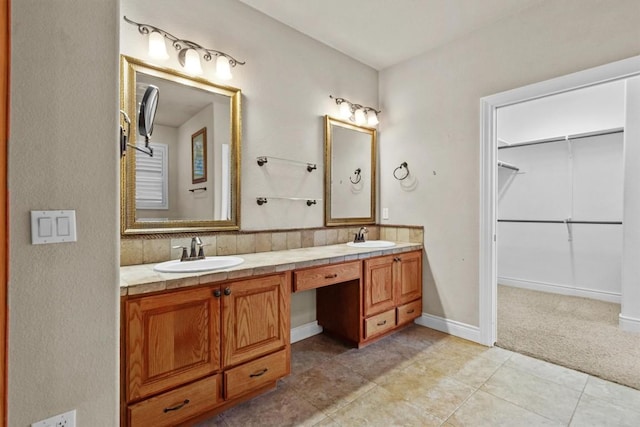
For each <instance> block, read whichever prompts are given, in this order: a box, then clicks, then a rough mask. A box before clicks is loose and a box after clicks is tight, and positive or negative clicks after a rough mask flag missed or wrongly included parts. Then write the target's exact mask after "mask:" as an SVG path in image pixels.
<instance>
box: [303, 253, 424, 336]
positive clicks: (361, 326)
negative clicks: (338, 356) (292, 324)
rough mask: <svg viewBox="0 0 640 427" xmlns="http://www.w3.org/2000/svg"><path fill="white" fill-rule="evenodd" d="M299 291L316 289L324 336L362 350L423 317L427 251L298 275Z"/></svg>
mask: <svg viewBox="0 0 640 427" xmlns="http://www.w3.org/2000/svg"><path fill="white" fill-rule="evenodd" d="M345 272H349V274H345ZM293 289H294V291H299V290H306V289H316V316H317V319H318V324H319V325H320V326H322V328H323V330H324V332H325V333H327V334H328V335H331V336H334V337H336V338H339V339H341V340H344V341H347V342H349V343H352V344H355V345H356V346H358V347H362V346H364V345H367V344H369V343H371V342H373V341H375V340H377V339H379V338H381V337H383V336H384V335H387V334H388V333H391V332H392V331H394V330H396V329H397V328H398V327H400V326H403V325H406V324H407V323H409V322H411V321H412V320H414V319H416V318H417V317H419V316H420V315H421V314H422V251H412V252H405V253H401V254H394V255H384V256H380V257H374V258H368V259H365V260H364V261H350V262H346V263H342V264H334V265H328V266H322V267H310V268H306V269H302V270H297V271H296V272H294V283H293Z"/></svg>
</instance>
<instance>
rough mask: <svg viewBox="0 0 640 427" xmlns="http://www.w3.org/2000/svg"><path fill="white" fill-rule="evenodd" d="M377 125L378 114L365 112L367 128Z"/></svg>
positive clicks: (370, 111) (371, 111)
mask: <svg viewBox="0 0 640 427" xmlns="http://www.w3.org/2000/svg"><path fill="white" fill-rule="evenodd" d="M378 123H380V122H379V121H378V114H376V112H375V111H373V110H369V111H367V124H368V125H369V126H375V125H377V124H378Z"/></svg>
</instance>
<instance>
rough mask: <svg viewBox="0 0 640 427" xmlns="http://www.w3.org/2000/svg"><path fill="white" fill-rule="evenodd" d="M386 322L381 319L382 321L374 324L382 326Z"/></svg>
mask: <svg viewBox="0 0 640 427" xmlns="http://www.w3.org/2000/svg"><path fill="white" fill-rule="evenodd" d="M386 324H387V321H386V320H383V321H382V322H378V323H376V325H378V326H383V325H386Z"/></svg>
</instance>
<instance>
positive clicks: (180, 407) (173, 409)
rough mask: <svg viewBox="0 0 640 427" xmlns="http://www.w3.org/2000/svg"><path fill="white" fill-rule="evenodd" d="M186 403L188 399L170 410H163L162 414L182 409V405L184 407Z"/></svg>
mask: <svg viewBox="0 0 640 427" xmlns="http://www.w3.org/2000/svg"><path fill="white" fill-rule="evenodd" d="M187 403H189V399H185V400H184V402H182V403H179V404H177V405H176V406H174V407H172V408H164V413H165V414H166V413H167V412H171V411H177V410H178V409H182V408H183V407H184V405H186V404H187Z"/></svg>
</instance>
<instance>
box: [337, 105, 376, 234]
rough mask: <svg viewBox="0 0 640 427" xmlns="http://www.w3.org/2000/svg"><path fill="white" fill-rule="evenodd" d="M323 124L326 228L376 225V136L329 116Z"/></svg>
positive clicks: (360, 127)
mask: <svg viewBox="0 0 640 427" xmlns="http://www.w3.org/2000/svg"><path fill="white" fill-rule="evenodd" d="M324 122H325V133H324V158H325V170H324V174H325V184H324V191H325V197H324V209H325V216H324V218H325V221H324V222H325V225H326V226H337V225H361V224H375V222H376V217H375V206H376V153H377V149H376V139H377V132H376V130H375V129H373V128H368V127H363V126H357V125H355V124H353V123H350V122H347V121H343V120H339V119H336V118H333V117H329V116H325V118H324Z"/></svg>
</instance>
